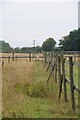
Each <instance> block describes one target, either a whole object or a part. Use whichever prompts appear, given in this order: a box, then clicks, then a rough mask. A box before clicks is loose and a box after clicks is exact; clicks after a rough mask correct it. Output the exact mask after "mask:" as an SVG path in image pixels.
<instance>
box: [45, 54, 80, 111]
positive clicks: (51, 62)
mask: <svg viewBox="0 0 80 120" xmlns="http://www.w3.org/2000/svg"><path fill="white" fill-rule="evenodd" d="M68 53H69V54H72V52H68ZM76 53H77V52H76ZM69 54H68V55H67V57H68V58H69V79H70V80H68V79H67V78H66V76H65V70H66V68H65V61H66V55H65V54H64V52H62V53H60V52H54V53H49V52H48V53H46V52H45V53H44V62H45V64H46V66H47V69H46V72H47V71H48V70H49V68H50V66H51V68H52V69H51V72H50V74H49V77H48V79H47V82H49V80H50V77H51V75H52V74H54V80H55V81H56V82H57V80H58V83H59V98H60V97H61V93H62V85H63V88H64V99H65V101H67V88H66V84H67V83H68V84H69V85H70V92H71V104H72V109H73V110H75V109H76V108H75V106H76V105H75V94H74V90H75V91H76V92H78V95H79V96H80V88H79V87H78V86H76V85H75V84H74V74H73V65H74V62H75V59H74V61H73V57H78V56H79V57H80V54H79V55H77V56H76V55H75V56H74V55H72V56H70V55H69ZM57 78H58V79H57Z"/></svg>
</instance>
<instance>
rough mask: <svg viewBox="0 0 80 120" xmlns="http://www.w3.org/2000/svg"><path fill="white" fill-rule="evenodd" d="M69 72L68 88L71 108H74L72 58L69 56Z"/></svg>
mask: <svg viewBox="0 0 80 120" xmlns="http://www.w3.org/2000/svg"><path fill="white" fill-rule="evenodd" d="M69 73H70V88H71V100H72V109H73V110H75V98H74V79H73V58H72V57H69Z"/></svg>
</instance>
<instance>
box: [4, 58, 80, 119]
mask: <svg viewBox="0 0 80 120" xmlns="http://www.w3.org/2000/svg"><path fill="white" fill-rule="evenodd" d="M45 71H46V67H45V68H44V69H43V63H42V62H28V61H25V60H23V61H14V62H10V63H7V62H6V63H5V65H4V67H3V70H2V83H3V87H2V90H3V92H2V98H3V103H2V104H3V105H2V109H3V112H2V114H3V117H9V118H15V117H16V118H77V117H78V114H77V110H76V112H75V111H72V108H71V101H70V96H68V98H69V101H68V102H65V101H64V98H63V93H62V96H61V99H59V98H58V93H59V88H58V87H59V86H58V83H56V82H55V81H54V80H53V79H52V78H51V80H50V82H49V83H48V84H47V82H46V80H47V78H48V75H49V74H46V72H45ZM76 99H77V97H76ZM76 109H78V103H77V104H76Z"/></svg>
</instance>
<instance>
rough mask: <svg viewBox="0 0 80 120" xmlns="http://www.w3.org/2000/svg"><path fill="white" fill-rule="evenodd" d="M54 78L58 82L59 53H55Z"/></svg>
mask: <svg viewBox="0 0 80 120" xmlns="http://www.w3.org/2000/svg"><path fill="white" fill-rule="evenodd" d="M54 80H55V81H56V82H57V55H55V69H54Z"/></svg>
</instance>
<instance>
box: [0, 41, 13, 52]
mask: <svg viewBox="0 0 80 120" xmlns="http://www.w3.org/2000/svg"><path fill="white" fill-rule="evenodd" d="M12 50H13V48H12V47H11V46H10V44H9V43H7V42H5V41H0V52H11V51H12Z"/></svg>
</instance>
